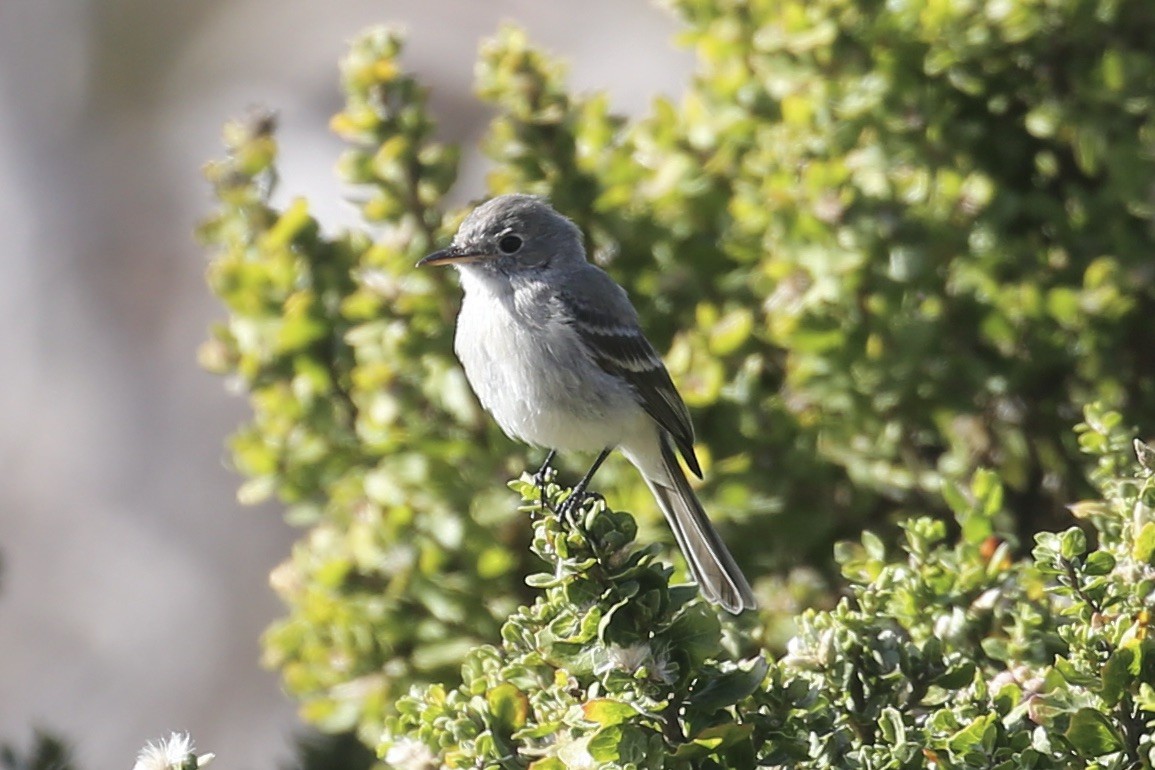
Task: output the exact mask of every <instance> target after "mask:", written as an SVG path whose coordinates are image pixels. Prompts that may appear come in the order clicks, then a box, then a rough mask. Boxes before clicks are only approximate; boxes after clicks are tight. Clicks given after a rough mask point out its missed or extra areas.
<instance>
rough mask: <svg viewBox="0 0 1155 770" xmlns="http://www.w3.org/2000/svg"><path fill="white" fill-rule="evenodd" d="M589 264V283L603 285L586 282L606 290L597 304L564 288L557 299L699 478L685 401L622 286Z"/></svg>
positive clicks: (604, 366)
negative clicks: (591, 275) (595, 276)
mask: <svg viewBox="0 0 1155 770" xmlns="http://www.w3.org/2000/svg"><path fill="white" fill-rule="evenodd" d="M593 269H594V270H596V271H597V273H599V274H600V277H599V279H595V280H594V281H591V282H589V283H600V284H602V285H601V286H596V287H590V288H598V289H602V290H603V291H604V292H605V294H604V295H602V296H599V297H598V301H597V303H596V304H595V303H594V302H592V301H591V298H586V297H581V296H578V293H577V292H572V291H565V292H562V293H561V296H560V299H561V300H562V303H563V305H564V306H565V309H566V313H567V315H568V319H569V322H570V325H571V326H572V327H573V328H574V329H575V330H576V331H577V333H578V335H579V336H580V337H581V339H582V341H583V342H584V343H585V344H586V348H587V349H588V350H589V351H590V354H591V356H592V357H593V359H594V362H595V363H596V364H597V365H598V366H600V367H601V368H602V369H603V370H604V371H606V372H608V373H610V374H612V375H614V376H616V377H621V378H622V379H623V380H625V381H626V382H628V383H629V384H630V386H631V387H632V388H633V389H634V393H635V394H636V395H637V397H638V403H639V404H641V406H642V408H643V409H645V410H646V413H647V414H649V415H650V417H652V418H654V421H655V422H657V423H658V425H659V426H661V427H662V428H663V429H664V430H665V431H666V432H668V433H669V434H670V437H671V438H673V440H674V444H675V445H676V446H677V447H678V451H679V452H681V454H682V457H684V458H685V459H686V465H688V466H689V468H690V470H691V471H693V472H694V475H696V476H697V477H698V478H701V477H702V468H701V466H700V465H699V464H698V458H697V457H696V456H695V455H694V426H693V425H692V424H691V423H690V412H689V410H688V409H686V404H685V403H684V402H683V401H682V397H681V396H680V395H679V394H678V390H677V388H675V387H674V382H673V380H671V379H670V374H669V372H667V371H666V367H665V364H663V363H662V359H661V357H659V356H658V354H657V352H656V351H655V350H654V347H653V345H651V344H650V343H649V341H648V340H647V339H646V338H645V336H644V335H643V334H642V330H641V329H640V328H639V327H638V322H637V314H636V313H635V312H634V309H633V306H632V305H630V304H629V299H628V298H627V297H626V295H625V292H624V291H623V290H622V289H621V287H619V286H618V285H617V284H616V283H614V282H613V280H612V279H610V278H609V276H607V275H606V274H605V273H603V272H602V271H601V270H600V269H597V268H596V267H595V268H593ZM587 275H588V274H587ZM589 283H587V284H586V285H587V286H589ZM606 295H611V296H606Z"/></svg>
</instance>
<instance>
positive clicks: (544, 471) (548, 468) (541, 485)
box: [533, 449, 557, 513]
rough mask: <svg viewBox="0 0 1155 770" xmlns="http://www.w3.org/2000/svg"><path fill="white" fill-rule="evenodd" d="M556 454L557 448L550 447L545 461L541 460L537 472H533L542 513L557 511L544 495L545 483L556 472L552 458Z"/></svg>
mask: <svg viewBox="0 0 1155 770" xmlns="http://www.w3.org/2000/svg"><path fill="white" fill-rule="evenodd" d="M556 454H557V450H556V449H551V450H550V453H549V454H547V455H546V456H545V462H543V463H542V464H541V467H540V468H538V469H537V472H536V473H534V474H533V482H534V484H536V485H537V495H538V500H540V501H541V509H542V513H545V511H546V510H549V511H551V512H553V513H557V511H554V509H553V506H552V505H551V504H550V502H549V498H547V497H546V490H545V485H546V484H548V483H549V482H550V481H552V480H553V477H554V476H555V475H556V474H557V471H556V470H555V469H554V467H553V458H554V456H555V455H556Z"/></svg>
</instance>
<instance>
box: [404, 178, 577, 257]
mask: <svg viewBox="0 0 1155 770" xmlns="http://www.w3.org/2000/svg"><path fill="white" fill-rule="evenodd" d="M585 258H586V257H585V249H584V248H583V247H582V239H581V231H580V230H578V228H577V225H575V224H574V223H573V222H571V221H570V220H569V219H567V218H565V217H564V216H562V215H561V214H559V213H557V212H556V211H554V210H553V208H552V207H551V206H550V205H549V203H548V202H546V200H545V199H544V198H539V197H536V196H533V195H499V196H498V197H496V198H493V199H491V200H489V201H486V202H485V203H483V204H481V205H480V206H478V207H477V208H475V209H474V210H473V211H472V212H470V214H469V216H467V217H466V218H465V221H464V222H462V223H461V227H460V228H458V230H457V234H456V235H455V236H453V242H452V243H451V244H450V245H449V247H448V248H446V249H442V250H441V251H435V252H433V253H432V254H430V255H429V256H427V257H425V258H424V259H422V260H421V261H420V262H418V263H417V266H418V267H421V266H423V265H455V266H460V267H461V268H462V269H477V270H482V271H485V272H494V273H504V274H506V275H514V274H517V273H522V272H525V271H536V270H541V269H545V268H549V267H552V266H561V265H564V264H565V263H567V262H572V261H575V260H576V261H583V262H584V261H585Z"/></svg>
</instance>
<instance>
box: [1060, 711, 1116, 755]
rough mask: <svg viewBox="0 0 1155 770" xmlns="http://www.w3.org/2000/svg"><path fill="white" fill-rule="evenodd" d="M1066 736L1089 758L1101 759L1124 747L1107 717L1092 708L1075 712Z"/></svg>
mask: <svg viewBox="0 0 1155 770" xmlns="http://www.w3.org/2000/svg"><path fill="white" fill-rule="evenodd" d="M1065 735H1066V736H1067V740H1069V741H1070V742H1071V745H1072V746H1074V747H1075V748H1076V749H1078V751H1079V752H1080V753H1081V754H1083V755H1084V756H1088V757H1101V756H1103V755H1104V754H1110V753H1111V752H1113V751H1118V750H1119V749H1121V748H1122V747H1123V741H1122V739H1121V738H1120V737H1119V733H1118V731H1117V730H1116V728H1115V726H1114V725H1113V724H1112V723H1111V722H1110V721H1109V720H1108V719H1107V717H1105V716H1103V714H1101V713H1100V712H1098V711H1096V710H1095V709H1091V708H1081V709H1079V710H1078V711H1076V712H1075V714H1074V716H1072V717H1071V724H1070V726H1069V727H1068V728H1067V732H1066V733H1065Z"/></svg>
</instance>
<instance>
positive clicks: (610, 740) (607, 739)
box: [588, 725, 623, 762]
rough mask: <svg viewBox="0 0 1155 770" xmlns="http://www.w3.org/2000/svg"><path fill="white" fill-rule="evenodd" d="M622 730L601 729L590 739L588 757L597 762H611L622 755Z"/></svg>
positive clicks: (618, 728)
mask: <svg viewBox="0 0 1155 770" xmlns="http://www.w3.org/2000/svg"><path fill="white" fill-rule="evenodd" d="M622 737H623V736H622V728H621V727H618V726H617V725H612V726H610V727H603V728H601V729H599V730H598V731H597V732H596V733H594V734H593V735H592V736H591V737H590V742H589V744H588V748H589V753H590V756H591V757H593V758H594V759H595V760H596V761H598V762H613V761H614V760H616V759H617V758H618V757H619V756H621V754H622V749H623V747H622V745H621V743H622Z"/></svg>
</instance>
